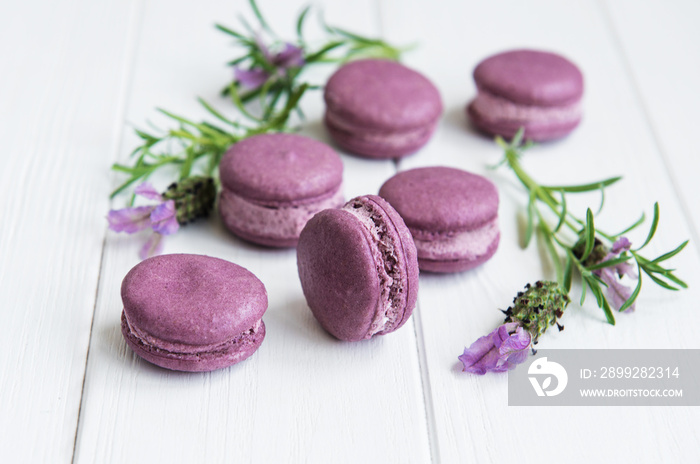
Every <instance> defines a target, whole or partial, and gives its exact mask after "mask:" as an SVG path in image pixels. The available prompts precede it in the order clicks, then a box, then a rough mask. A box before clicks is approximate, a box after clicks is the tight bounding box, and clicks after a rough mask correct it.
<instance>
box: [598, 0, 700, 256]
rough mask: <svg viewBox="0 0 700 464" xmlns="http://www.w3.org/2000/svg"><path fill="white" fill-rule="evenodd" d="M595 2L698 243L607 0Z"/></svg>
mask: <svg viewBox="0 0 700 464" xmlns="http://www.w3.org/2000/svg"><path fill="white" fill-rule="evenodd" d="M596 3H597V4H598V8H599V9H600V11H601V14H602V16H603V22H604V23H605V25H606V26H607V28H608V32H609V33H610V38H611V41H612V43H613V44H614V47H615V52H616V54H617V55H618V56H619V57H620V61H621V63H622V67H623V68H624V70H625V74H626V75H627V76H626V77H627V80H628V81H629V82H630V84H631V88H632V93H633V94H634V96H635V98H636V100H637V103H638V104H639V107H640V108H641V109H642V116H643V118H642V119H643V120H644V123H645V124H646V126H647V129H648V130H649V133H650V135H651V139H652V140H653V141H654V149H655V150H656V152H657V153H658V154H659V156H660V157H661V160H662V161H663V165H664V168H665V171H666V176H667V178H668V180H669V182H670V184H671V188H672V189H673V193H674V194H675V196H676V199H677V200H678V203H679V205H680V208H681V210H682V211H683V216H684V219H685V223H686V226H687V227H688V229H689V230H690V235H691V238H692V241H693V242H694V243H698V239H699V238H700V234H698V231H697V229H696V228H695V224H694V223H693V221H692V220H691V218H692V217H693V215H692V214H690V207H689V206H688V203H687V202H686V199H685V198H684V196H683V195H682V192H681V191H680V190H679V185H680V182H678V180H677V179H676V176H675V174H674V172H673V170H672V169H671V165H670V162H669V159H668V154H667V153H666V150H665V149H664V146H663V143H662V142H661V137H660V135H659V134H658V131H657V129H656V127H655V126H654V124H653V122H652V119H651V115H650V113H649V107H648V106H647V103H646V100H645V99H644V96H643V95H642V92H641V90H640V87H639V83H638V82H637V78H636V76H635V73H634V69H632V65H631V63H630V61H629V58H628V57H627V54H626V53H625V47H624V45H623V43H622V40H621V38H620V35H619V33H618V31H617V29H616V28H615V23H614V21H613V18H612V15H611V14H610V11H609V9H608V8H607V2H606V0H597V1H596ZM695 249H696V250H697V253H698V255H699V256H700V248H697V247H696V248H695Z"/></svg>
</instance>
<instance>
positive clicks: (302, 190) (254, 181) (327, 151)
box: [219, 134, 343, 206]
mask: <svg viewBox="0 0 700 464" xmlns="http://www.w3.org/2000/svg"><path fill="white" fill-rule="evenodd" d="M219 173H220V178H221V183H222V186H223V187H224V188H226V189H228V190H231V191H233V192H235V193H237V194H239V195H241V196H244V197H246V198H249V199H251V200H254V201H258V202H261V203H266V204H269V205H270V206H276V205H289V204H296V203H303V202H308V201H310V200H314V199H320V198H322V197H324V196H328V195H329V194H330V193H331V192H335V191H336V190H337V189H338V187H339V186H340V184H341V183H342V176H343V163H342V161H341V159H340V157H339V156H338V154H337V153H336V152H335V151H334V150H333V149H332V148H331V147H329V146H328V145H326V144H324V143H322V142H319V141H317V140H314V139H311V138H309V137H304V136H301V135H296V134H261V135H256V136H253V137H249V138H247V139H244V140H242V141H240V142H238V143H236V144H234V145H233V146H232V147H231V148H230V149H229V150H228V151H227V152H226V154H225V155H224V157H223V158H222V160H221V163H220V165H219Z"/></svg>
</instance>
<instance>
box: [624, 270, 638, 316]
mask: <svg viewBox="0 0 700 464" xmlns="http://www.w3.org/2000/svg"><path fill="white" fill-rule="evenodd" d="M637 276H638V278H637V286H636V287H634V291H633V292H632V294H631V295H630V297H629V298H627V301H625V303H624V304H623V305H622V306H621V307H620V312H623V311H625V310H626V309H627V308H629V307H630V306H632V303H634V301H635V300H636V299H637V297H638V296H639V291H640V290H641V289H642V268H641V266H640V265H639V264H637Z"/></svg>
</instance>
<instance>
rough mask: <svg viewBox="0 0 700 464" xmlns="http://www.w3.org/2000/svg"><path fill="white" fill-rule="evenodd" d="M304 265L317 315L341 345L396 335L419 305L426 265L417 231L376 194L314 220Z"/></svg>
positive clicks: (304, 236)
mask: <svg viewBox="0 0 700 464" xmlns="http://www.w3.org/2000/svg"><path fill="white" fill-rule="evenodd" d="M297 266H298V269H299V279H300V280H301V286H302V289H303V290H304V296H305V297H306V301H307V303H308V304H309V307H310V308H311V311H312V312H313V314H314V316H315V317H316V319H317V320H318V322H319V323H320V324H321V326H323V328H324V329H326V330H327V331H328V332H330V333H331V334H332V335H334V336H335V337H337V338H339V339H341V340H347V341H357V340H364V339H368V338H371V337H372V336H374V335H383V334H386V333H389V332H393V331H394V330H396V329H398V328H399V327H401V326H402V325H403V324H404V323H405V322H406V321H407V320H408V318H409V317H410V316H411V313H412V312H413V308H414V307H415V305H416V299H417V296H418V262H417V261H416V247H415V245H414V244H413V239H412V238H411V233H410V232H409V231H408V229H407V228H406V225H405V224H404V222H403V220H402V219H401V217H400V216H399V215H398V213H397V212H396V211H394V209H393V208H392V207H391V205H389V204H388V203H387V202H386V201H384V200H383V199H381V198H379V197H378V196H375V195H366V196H361V197H357V198H354V199H352V200H350V201H349V202H347V203H346V204H345V206H344V207H343V208H342V209H336V210H326V211H321V212H320V213H318V214H317V215H316V216H314V217H313V218H312V219H311V220H310V221H309V222H308V224H306V227H304V230H303V231H302V232H301V237H300V238H299V245H298V246H297Z"/></svg>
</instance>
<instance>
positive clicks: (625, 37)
mask: <svg viewBox="0 0 700 464" xmlns="http://www.w3.org/2000/svg"><path fill="white" fill-rule="evenodd" d="M601 4H602V8H603V10H604V14H605V15H606V17H607V18H608V19H609V21H611V23H612V24H611V27H613V28H614V30H615V31H616V34H615V35H614V37H613V39H614V41H615V44H616V46H617V47H618V48H619V49H620V52H621V53H624V57H625V62H624V64H625V66H626V69H625V71H626V72H627V73H628V74H629V77H630V83H631V87H632V89H633V90H634V91H635V92H636V93H637V94H638V96H639V98H640V99H641V110H642V111H643V112H644V116H645V117H646V118H648V120H649V121H650V122H651V126H650V131H651V135H652V137H653V138H654V142H655V143H656V145H657V147H658V150H659V151H660V152H661V154H662V155H663V159H664V162H665V165H666V168H667V171H668V173H669V175H670V176H671V178H672V179H673V182H674V188H675V190H676V193H677V195H678V196H679V198H678V201H679V203H680V204H681V205H682V206H683V208H684V211H685V213H686V215H688V216H690V218H691V219H692V224H693V226H694V227H693V239H694V241H695V242H696V243H697V242H698V239H699V238H700V235H698V231H700V207H699V206H698V203H697V199H698V198H700V183H698V182H697V175H696V174H697V172H698V171H700V158H698V156H697V148H696V146H695V139H694V137H693V134H695V133H696V131H697V129H698V127H700V114H699V113H698V111H697V109H698V107H699V106H700V93H698V91H697V76H698V75H700V31H699V30H698V27H697V19H698V18H700V3H698V2H692V1H682V0H675V1H669V2H663V3H659V2H652V1H643V2H631V1H615V2H601Z"/></svg>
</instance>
